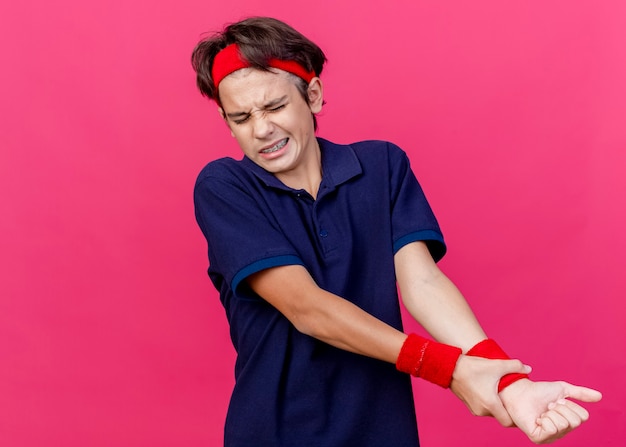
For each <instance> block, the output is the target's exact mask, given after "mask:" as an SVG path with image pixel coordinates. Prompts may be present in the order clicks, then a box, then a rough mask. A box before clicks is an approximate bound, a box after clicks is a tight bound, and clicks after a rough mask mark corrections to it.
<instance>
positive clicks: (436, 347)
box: [396, 334, 462, 388]
mask: <svg viewBox="0 0 626 447" xmlns="http://www.w3.org/2000/svg"><path fill="white" fill-rule="evenodd" d="M461 353H462V351H461V349H459V348H457V347H455V346H450V345H445V344H443V343H437V342H436V341H432V340H428V339H426V338H424V337H420V336H419V335H417V334H409V336H408V337H407V339H406V340H405V342H404V344H403V345H402V349H400V355H399V356H398V360H397V361H396V368H397V369H398V370H399V371H402V372H405V373H407V374H411V375H412V376H415V377H421V378H422V379H424V380H428V381H429V382H432V383H435V384H437V385H439V386H442V387H444V388H449V387H450V382H452V373H453V372H454V367H455V366H456V362H457V360H458V359H459V356H460V355H461Z"/></svg>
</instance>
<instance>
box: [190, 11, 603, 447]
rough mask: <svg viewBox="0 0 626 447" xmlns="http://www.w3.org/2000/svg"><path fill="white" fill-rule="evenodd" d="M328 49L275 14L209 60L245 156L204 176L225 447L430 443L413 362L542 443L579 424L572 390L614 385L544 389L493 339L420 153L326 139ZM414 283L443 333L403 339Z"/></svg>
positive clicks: (433, 330)
mask: <svg viewBox="0 0 626 447" xmlns="http://www.w3.org/2000/svg"><path fill="white" fill-rule="evenodd" d="M325 60H326V58H325V56H324V54H323V52H322V51H321V50H320V49H319V48H318V47H317V45H315V44H314V43H312V42H311V41H309V40H308V39H307V38H306V37H304V36H302V35H301V34H300V33H299V32H297V31H296V30H294V29H293V28H291V27H289V26H288V25H286V24H285V23H283V22H280V21H278V20H275V19H270V18H251V19H247V20H244V21H242V22H239V23H235V24H232V25H230V26H228V27H227V28H226V29H225V30H224V31H223V32H222V33H220V34H217V35H214V36H212V37H210V38H208V39H206V40H204V41H202V42H200V43H199V44H198V46H197V47H196V48H195V50H194V53H193V56H192V63H193V66H194V69H195V70H196V73H197V80H198V86H199V88H200V91H201V92H202V93H203V94H204V95H206V96H207V97H209V98H210V99H213V100H215V101H216V102H217V104H218V107H219V111H220V114H221V116H222V117H223V119H224V120H225V122H226V124H227V126H228V128H229V129H230V132H231V134H232V136H233V137H234V138H235V139H236V140H237V143H238V144H239V146H240V147H241V149H242V151H243V153H244V157H243V159H242V160H240V161H235V160H233V159H220V160H216V161H214V162H212V163H209V164H208V165H207V166H206V167H205V168H204V169H203V170H202V172H201V173H200V175H199V177H198V180H197V183H196V187H195V206H196V218H197V220H198V223H199V225H200V228H201V229H202V231H203V233H204V235H205V237H206V239H207V242H208V248H209V262H210V267H209V275H210V278H211V280H212V281H213V284H214V285H215V287H216V288H217V289H218V290H219V292H220V297H221V301H222V303H223V305H224V307H225V309H226V314H227V317H228V321H229V323H230V328H231V337H232V340H233V344H234V346H235V349H236V350H237V354H238V357H237V363H236V367H235V376H236V384H235V388H234V390H233V394H232V398H231V403H230V406H229V411H228V416H227V420H226V428H225V444H226V445H228V446H251V445H254V446H278V445H285V446H296V445H297V446H315V447H319V446H343V445H359V446H382V445H389V446H396V447H397V446H412V447H414V446H417V445H419V441H418V435H417V425H416V420H415V411H414V407H413V395H412V391H411V382H410V376H409V375H408V374H407V373H409V374H412V375H414V376H418V377H421V378H424V379H426V380H430V381H431V382H434V383H436V384H439V385H441V386H443V387H450V388H451V389H452V391H453V392H454V393H455V394H456V395H457V396H458V397H459V398H460V399H461V400H462V401H463V402H464V403H465V404H466V405H467V406H468V408H469V409H470V411H472V412H473V413H474V414H477V415H491V416H494V417H496V418H497V420H498V421H499V422H500V423H501V424H503V425H505V426H508V425H517V426H518V427H519V428H520V429H522V430H523V431H524V432H525V433H526V434H527V435H528V436H529V437H530V439H531V440H533V441H534V442H549V441H552V440H554V439H557V438H559V437H561V436H563V435H565V434H566V433H568V432H569V431H571V430H572V429H574V428H576V427H577V426H578V425H580V424H581V423H582V422H583V421H585V420H586V419H587V418H588V413H587V412H586V410H585V409H584V408H582V407H581V406H579V405H578V404H576V403H574V402H572V401H570V400H568V399H567V398H570V397H571V398H575V399H579V400H583V401H588V402H591V401H597V400H599V399H600V394H599V393H598V392H596V391H594V390H590V389H588V388H583V387H577V386H574V385H570V384H568V383H565V382H532V381H531V380H529V379H528V378H527V376H526V373H528V372H529V368H528V367H526V366H524V365H523V364H522V363H521V362H519V361H517V360H506V359H507V356H506V354H504V352H503V351H502V350H501V349H500V348H499V347H498V346H497V344H495V342H493V340H490V339H488V338H487V336H486V335H485V333H484V332H483V330H482V329H481V327H480V325H479V324H478V322H477V320H476V318H475V317H474V315H473V313H472V311H471V310H470V308H469V306H468V305H467V303H466V301H465V299H464V298H463V297H462V295H461V294H460V293H459V291H458V290H457V288H456V287H455V286H454V285H453V284H452V283H451V282H450V281H449V280H448V279H447V278H446V276H445V275H444V274H443V273H442V272H441V271H440V270H439V269H438V267H437V265H436V263H435V262H436V261H438V260H439V259H440V258H441V257H442V256H443V255H444V253H445V250H446V248H445V244H444V240H443V236H442V234H441V232H440V230H439V226H438V224H437V221H436V219H435V217H434V215H433V213H432V211H431V209H430V207H429V205H428V203H427V201H426V198H425V197H424V194H423V192H422V190H421V188H420V186H419V184H418V182H417V180H416V179H415V176H414V175H413V172H412V171H411V169H410V166H409V161H408V158H407V156H406V155H405V154H404V152H402V150H400V149H399V148H398V147H396V146H394V145H393V144H391V143H386V142H381V141H364V142H359V143H354V144H351V145H337V144H334V143H331V142H329V141H326V140H324V139H321V138H316V135H315V130H316V120H315V114H316V113H318V112H319V111H320V110H321V109H322V105H323V98H324V96H323V93H324V90H323V84H322V81H321V80H320V78H319V75H320V74H321V72H322V69H323V65H324V62H325ZM396 281H397V285H398V286H399V287H400V291H401V295H402V299H403V302H404V305H405V306H406V308H407V309H408V311H409V312H410V314H411V315H412V316H413V317H414V318H415V319H416V320H417V321H418V322H419V323H420V324H421V325H422V326H424V328H425V329H426V330H427V331H428V332H429V333H430V334H431V335H432V336H433V337H434V338H435V339H436V340H438V341H439V342H440V343H437V342H435V341H433V340H427V339H423V338H421V337H418V336H417V335H414V334H411V335H408V336H407V335H406V334H404V333H403V332H402V322H401V318H400V304H399V298H398V295H397V291H396V290H397V288H396ZM463 353H464V354H463ZM494 359H500V360H494Z"/></svg>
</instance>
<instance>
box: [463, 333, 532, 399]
mask: <svg viewBox="0 0 626 447" xmlns="http://www.w3.org/2000/svg"><path fill="white" fill-rule="evenodd" d="M466 355H473V356H475V357H483V358H486V359H499V360H509V359H510V358H511V357H509V356H508V355H507V354H506V353H505V352H504V350H503V349H502V348H501V347H500V346H498V344H497V343H496V342H495V341H494V340H492V339H490V338H487V339H485V340H483V341H481V342H479V343H477V344H476V345H474V346H473V347H472V348H471V349H470V350H469V351H467V353H466ZM522 379H528V374H520V373H513V374H506V375H504V376H502V378H500V382H499V383H498V392H502V391H503V390H504V389H505V388H507V387H509V386H510V385H512V384H513V383H515V382H517V381H519V380H522Z"/></svg>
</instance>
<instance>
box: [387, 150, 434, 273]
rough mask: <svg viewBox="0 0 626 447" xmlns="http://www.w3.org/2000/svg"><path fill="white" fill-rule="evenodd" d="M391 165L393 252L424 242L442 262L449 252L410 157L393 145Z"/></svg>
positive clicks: (390, 157)
mask: <svg viewBox="0 0 626 447" xmlns="http://www.w3.org/2000/svg"><path fill="white" fill-rule="evenodd" d="M389 163H390V166H389V168H390V172H391V176H390V179H391V219H392V233H393V250H394V253H397V252H398V250H400V249H401V248H402V247H404V246H405V245H407V244H409V243H411V242H415V241H424V242H425V243H426V245H427V246H428V249H429V251H430V253H431V255H432V257H433V259H434V260H435V261H439V260H440V259H441V258H442V257H443V256H444V255H445V253H446V245H445V242H444V239H443V234H442V233H441V230H440V228H439V224H438V222H437V219H436V218H435V215H434V213H433V211H432V208H431V207H430V205H429V203H428V201H427V200H426V196H425V195H424V191H423V190H422V188H421V186H420V184H419V183H418V181H417V178H416V177H415V174H414V173H413V171H412V170H411V166H410V162H409V159H408V157H407V156H406V154H405V153H404V152H403V151H402V150H401V149H400V148H398V147H397V146H394V145H391V144H390V156H389Z"/></svg>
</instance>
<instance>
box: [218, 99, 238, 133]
mask: <svg viewBox="0 0 626 447" xmlns="http://www.w3.org/2000/svg"><path fill="white" fill-rule="evenodd" d="M217 111H218V112H219V114H220V116H221V117H222V119H223V120H224V123H225V124H226V126H227V127H228V130H230V136H231V137H233V138H235V134H234V133H233V131H232V129H231V128H230V123H229V122H228V120H227V119H226V112H224V109H222V108H221V107H219V106H218V107H217Z"/></svg>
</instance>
